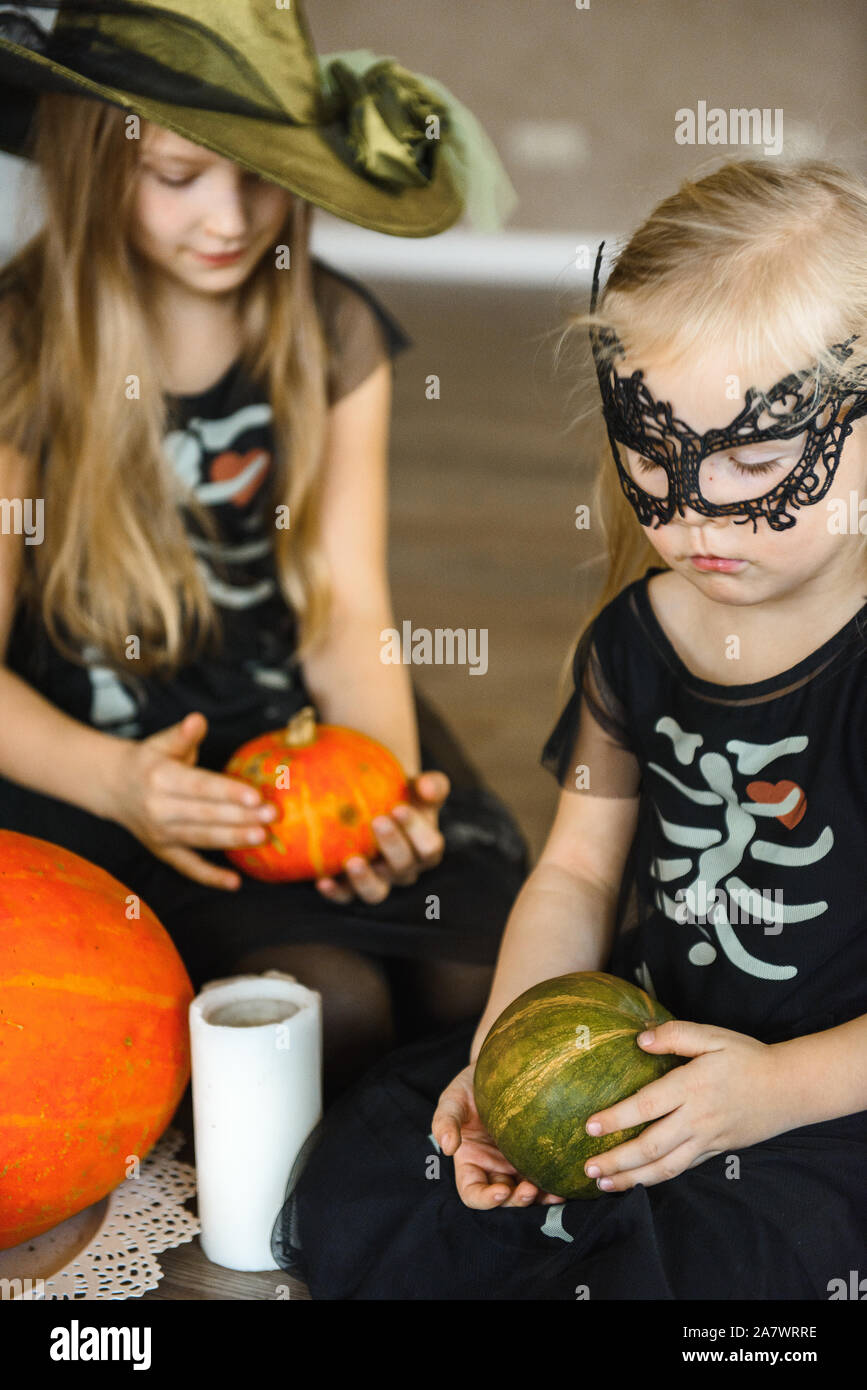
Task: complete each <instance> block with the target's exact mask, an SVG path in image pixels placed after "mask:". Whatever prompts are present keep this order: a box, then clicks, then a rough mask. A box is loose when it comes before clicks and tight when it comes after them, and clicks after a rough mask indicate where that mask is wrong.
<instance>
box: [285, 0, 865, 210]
mask: <svg viewBox="0 0 867 1390" xmlns="http://www.w3.org/2000/svg"><path fill="white" fill-rule="evenodd" d="M306 12H307V15H308V19H309V22H310V26H311V29H312V31H313V36H314V39H315V42H316V46H317V48H318V49H319V51H320V52H330V51H332V50H334V49H338V48H371V49H373V50H374V51H375V52H377V53H381V54H390V55H392V56H394V57H397V58H399V59H400V60H401V61H402V62H404V63H405V64H406V65H407V66H409V67H412V68H414V69H415V70H416V71H419V72H428V73H430V74H431V75H432V76H435V77H438V78H439V80H440V81H441V82H444V83H445V84H446V86H448V87H450V88H451V89H452V91H454V93H455V95H456V96H458V97H460V99H461V100H462V101H464V102H465V103H466V104H467V105H468V106H470V107H471V109H472V110H474V111H475V113H476V115H477V116H479V118H480V119H481V120H482V121H483V123H484V125H485V126H486V128H487V130H488V133H489V134H490V135H491V136H492V138H493V139H494V141H495V143H496V144H497V146H498V148H499V150H500V153H501V156H502V157H503V159H504V162H505V163H506V165H507V168H508V169H509V173H510V174H511V177H512V179H513V182H514V183H515V185H516V188H517V190H518V193H519V194H520V197H521V202H520V205H519V207H518V209H517V211H516V212H515V213H514V214H513V216H512V220H511V223H510V225H511V226H514V227H523V228H532V229H536V230H542V231H558V232H561V233H563V232H565V233H569V232H573V231H575V232H579V233H580V232H581V231H583V230H585V229H588V228H594V229H595V228H610V229H612V230H614V231H621V230H624V229H626V228H627V227H628V226H630V225H631V224H633V223H634V222H635V221H637V220H638V219H639V218H640V217H641V216H642V215H643V213H645V212H646V211H649V209H650V207H651V206H652V204H653V203H654V202H656V201H657V200H658V199H659V198H660V197H663V196H665V195H666V194H667V193H669V192H671V191H673V189H674V187H676V185H677V183H678V182H679V181H680V180H681V179H682V178H684V177H686V176H687V175H690V174H692V173H694V172H695V171H696V170H697V169H698V168H700V167H701V166H703V165H704V166H707V165H708V164H715V163H716V162H718V161H719V157H720V155H721V154H722V155H726V156H728V157H743V156H744V155H745V154H753V153H755V151H754V150H752V149H749V148H748V149H744V148H743V147H733V148H731V149H727V148H726V149H723V148H721V147H719V146H707V145H706V146H693V147H690V146H681V145H678V144H676V143H675V139H674V128H675V112H676V111H677V110H678V109H679V108H681V107H691V108H693V109H695V108H696V106H697V103H698V102H699V101H705V102H706V103H707V105H708V107H713V106H719V107H723V108H725V109H726V110H728V109H729V108H730V107H732V106H736V107H740V106H745V107H758V108H759V109H761V108H769V109H770V110H772V111H773V110H775V109H776V108H781V109H782V111H783V134H784V147H783V157H786V156H787V155H789V154H798V153H801V152H803V153H807V154H815V155H820V156H822V157H826V158H832V159H835V160H837V161H839V162H843V163H847V164H849V165H851V166H852V167H855V168H858V169H860V171H861V172H867V154H865V141H864V116H865V105H867V103H865V96H867V70H865V61H864V60H865V53H867V4H865V3H864V0H823V3H821V4H817V3H810V2H809V0H752V3H751V0H590V7H589V9H587V10H579V9H577V8H576V6H575V3H574V0H437V3H431V2H430V0H365V3H363V4H360V3H359V0H306ZM523 122H532V123H540V124H539V125H534V126H531V127H530V128H529V129H528V128H527V127H526V126H524V127H523V129H522V124H521V123H523ZM546 150H547V159H548V160H549V161H550V162H549V163H548V164H547V167H546V164H545V159H546V154H545V152H546ZM558 151H559V153H560V156H561V157H560V159H559V161H558V160H557V158H556V156H557V153H558Z"/></svg>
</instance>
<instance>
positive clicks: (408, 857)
mask: <svg viewBox="0 0 867 1390" xmlns="http://www.w3.org/2000/svg"><path fill="white" fill-rule="evenodd" d="M409 785H410V795H411V799H412V802H413V805H411V806H406V805H404V804H403V803H400V804H398V805H397V806H395V807H393V808H392V811H391V814H390V815H388V816H377V817H376V819H375V820H374V822H373V832H374V834H375V836H376V840H377V843H378V845H379V847H380V849H381V850H382V856H381V857H380V856H377V858H376V859H374V860H368V859H365V858H364V857H363V856H362V855H360V854H359V855H354V856H353V858H352V859H347V861H346V864H345V865H344V868H345V870H346V872H345V873H343V874H340V875H339V876H337V877H336V878H318V879H317V880H316V887H317V888H318V889H319V891H320V893H321V894H322V896H323V897H325V898H328V899H330V901H331V902H335V903H348V902H350V901H351V900H352V898H353V897H354V896H355V894H356V893H357V894H358V896H359V897H360V898H363V899H364V901H365V902H368V903H381V902H382V900H383V898H387V897H388V895H389V892H390V891H391V885H392V884H393V883H398V884H408V883H415V881H416V879H417V878H418V876H419V874H420V873H421V872H422V870H424V869H432V868H433V867H434V866H435V865H436V864H438V863H439V862H440V860H441V859H442V857H443V850H444V849H445V840H444V839H443V837H442V834H441V833H440V830H439V827H438V818H439V812H440V807H441V806H442V804H443V802H444V801H445V799H446V797H447V796H448V794H449V792H450V791H451V783H450V782H449V779H448V777H447V776H446V775H445V773H444V772H420V773H419V775H418V776H417V777H411V778H410V779H409Z"/></svg>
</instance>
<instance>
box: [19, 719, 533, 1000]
mask: <svg viewBox="0 0 867 1390" xmlns="http://www.w3.org/2000/svg"><path fill="white" fill-rule="evenodd" d="M416 712H417V716H418V723H419V739H420V743H421V754H422V767H423V768H425V769H437V770H439V771H442V772H445V773H446V774H447V775H448V777H449V778H450V780H451V784H452V790H451V793H450V795H449V797H448V799H447V801H446V803H445V805H444V806H443V808H442V811H441V813H440V822H439V823H440V829H441V831H442V833H443V836H444V839H445V843H446V848H445V852H444V854H443V858H442V860H441V862H440V863H439V864H438V865H437V866H436V867H435V868H433V869H430V870H427V871H425V872H424V873H422V874H420V875H419V878H418V879H417V881H416V882H415V883H414V884H411V885H407V886H395V887H393V888H392V889H391V891H390V893H389V895H388V897H387V898H386V899H385V900H384V902H382V903H365V902H362V901H361V900H360V899H358V898H356V899H354V900H353V901H352V902H351V903H348V904H346V905H343V904H339V903H332V902H329V901H328V899H326V898H324V897H323V896H322V894H321V893H319V892H318V890H317V889H316V887H315V886H314V885H313V884H312V883H263V882H261V881H260V880H258V879H252V878H243V880H242V886H241V887H240V888H239V889H238V890H237V891H234V892H232V891H227V890H224V889H220V888H212V887H208V886H207V885H205V884H200V883H196V882H195V881H194V880H193V879H190V878H188V877H187V876H186V875H184V874H181V873H179V872H178V871H177V870H176V869H174V868H172V867H171V865H169V864H166V863H165V862H164V861H163V860H161V859H158V858H157V857H156V856H155V855H153V854H151V853H150V851H149V850H147V849H145V847H144V846H143V845H142V844H141V842H140V841H138V840H137V839H136V838H135V837H134V836H133V835H131V834H130V833H129V832H128V831H126V830H125V829H124V828H123V827H122V826H120V825H118V824H117V823H116V822H113V821H108V820H104V819H102V818H101V817H98V816H93V815H91V814H90V813H89V812H87V811H84V810H81V809H80V808H79V807H76V806H73V805H71V804H70V803H68V802H65V801H60V800H57V799H56V798H54V797H47V796H42V795H40V794H38V793H36V792H32V791H30V790H29V789H27V788H24V787H20V786H18V785H17V784H16V783H13V782H10V781H8V780H7V779H5V778H0V829H5V830H17V831H19V832H21V833H22V834H25V835H35V836H38V837H39V838H40V839H43V840H50V841H52V842H53V843H54V844H58V845H62V846H63V847H64V848H66V849H70V850H72V851H74V852H75V853H76V854H80V855H82V856H83V857H84V858H85V859H88V860H90V861H91V862H92V863H94V864H98V865H100V866H101V867H102V868H104V869H106V870H107V871H108V872H109V873H111V874H113V875H114V876H115V877H116V878H117V879H119V880H120V882H121V883H123V884H124V885H125V886H126V887H127V888H129V890H130V891H131V892H133V893H137V894H138V896H139V897H140V898H141V899H142V901H143V902H145V903H147V905H148V907H150V908H151V910H152V911H153V912H154V913H155V914H156V916H157V917H158V918H159V920H160V922H161V923H162V924H163V926H164V927H165V928H166V930H167V931H168V933H169V935H170V936H171V937H172V939H173V941H174V943H175V945H176V946H177V948H178V951H179V952H180V955H181V957H182V959H183V961H184V964H185V965H186V967H187V970H188V971H189V973H190V976H191V978H192V981H193V984H194V986H195V987H196V988H197V989H198V988H199V987H200V986H201V985H202V984H204V983H205V982H206V981H207V980H210V979H215V978H220V977H222V976H225V975H229V974H232V973H233V972H234V970H235V967H236V962H237V961H238V960H239V959H240V958H241V957H242V956H244V955H246V954H247V953H248V952H250V951H253V950H257V949H259V948H262V947H267V946H273V945H276V944H280V945H285V944H289V943H293V944H302V943H304V944H307V943H313V942H327V943H330V944H333V945H340V946H345V947H352V948H354V949H357V950H360V951H363V952H365V953H367V954H372V955H374V956H383V957H398V958H399V957H403V958H407V959H419V958H434V959H437V960H450V961H464V962H469V963H476V964H483V965H484V964H491V965H492V964H493V963H494V961H495V960H496V955H497V949H498V946H499V942H500V937H501V936H502V932H503V928H504V926H505V923H506V919H507V917H508V915H509V911H510V909H511V906H512V903H513V901H514V899H515V897H516V896H517V893H518V891H519V890H520V887H521V884H522V883H523V881H524V879H525V877H526V875H527V873H528V869H529V854H528V848H527V844H526V842H525V840H524V838H523V835H522V834H521V831H520V829H519V827H518V825H517V823H516V821H515V820H514V818H513V816H512V815H511V813H510V812H509V810H508V809H507V807H506V806H505V805H504V803H503V802H502V801H501V800H500V799H499V798H498V797H497V796H496V795H495V794H494V793H493V792H492V791H491V790H490V788H488V787H487V786H486V785H485V784H484V782H483V781H482V778H481V776H480V775H479V773H478V771H477V769H476V768H475V766H474V765H473V764H472V763H471V762H470V760H469V759H468V758H467V756H466V754H465V753H464V751H463V749H462V748H461V746H460V744H459V743H458V742H457V740H456V739H455V738H454V736H453V735H452V733H451V731H450V730H449V728H448V726H447V725H446V724H445V722H444V721H443V719H442V718H441V717H440V716H439V715H438V714H437V712H436V711H435V710H434V708H433V706H432V705H430V703H429V702H428V701H427V700H425V699H423V698H422V697H421V696H419V695H418V692H416ZM224 733H225V731H224ZM248 737H250V734H249V731H248V730H245V729H238V730H237V736H236V737H234V736H229V737H228V741H227V746H228V747H238V746H240V744H241V743H242V742H244V740H245V739H246V738H248ZM197 852H198V853H200V854H202V856H203V857H204V858H206V859H210V860H211V861H212V862H214V863H217V864H222V865H224V866H226V867H228V861H227V860H226V858H225V856H224V855H223V854H222V853H221V852H220V851H218V850H198V851H197ZM432 895H435V896H436V898H437V900H438V902H437V904H436V905H434V907H433V908H432V907H431V897H432ZM437 910H438V912H439V916H438V917H437V916H435V915H433V914H434V912H435V911H437Z"/></svg>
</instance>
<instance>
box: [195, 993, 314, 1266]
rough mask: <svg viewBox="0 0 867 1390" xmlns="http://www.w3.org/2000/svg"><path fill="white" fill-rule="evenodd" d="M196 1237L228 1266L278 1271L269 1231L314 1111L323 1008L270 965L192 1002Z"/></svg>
mask: <svg viewBox="0 0 867 1390" xmlns="http://www.w3.org/2000/svg"><path fill="white" fill-rule="evenodd" d="M190 1044H191V1051H192V1079H193V1125H194V1130H195V1144H196V1180H197V1186H198V1194H199V1219H200V1221H201V1224H202V1234H201V1244H202V1249H203V1250H204V1252H205V1254H206V1255H207V1257H208V1259H209V1260H211V1261H212V1262H213V1263H214V1264H219V1265H224V1266H225V1267H226V1268H227V1269H243V1270H261V1269H277V1268H278V1267H279V1266H278V1265H276V1264H275V1262H274V1258H273V1256H272V1254H271V1231H272V1228H273V1226H274V1222H275V1221H276V1219H277V1216H278V1213H279V1211H280V1209H281V1207H282V1205H283V1200H284V1197H285V1193H286V1183H287V1180H288V1178H289V1174H290V1171H291V1169H292V1165H293V1163H294V1162H295V1159H296V1157H297V1155H298V1153H299V1151H300V1149H301V1147H302V1145H303V1143H304V1141H305V1139H306V1138H307V1136H308V1135H309V1133H310V1131H311V1130H312V1129H313V1127H314V1125H315V1124H316V1123H317V1121H318V1120H319V1118H320V1115H321V1113H322V1008H321V999H320V996H319V994H318V993H317V992H316V991H315V990H310V989H306V988H305V987H304V986H303V985H300V984H299V983H298V982H297V980H295V979H294V977H293V976H291V975H284V974H282V973H281V972H280V971H277V970H269V971H268V972H267V973H266V974H264V975H239V976H236V977H235V978H234V979H231V980H215V981H214V982H213V983H212V984H209V985H205V987H204V989H203V990H202V992H201V993H200V994H199V995H198V996H197V997H196V998H195V999H194V1000H193V1002H192V1004H191V1005H190Z"/></svg>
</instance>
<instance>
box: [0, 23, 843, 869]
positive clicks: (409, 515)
mask: <svg viewBox="0 0 867 1390" xmlns="http://www.w3.org/2000/svg"><path fill="white" fill-rule="evenodd" d="M306 13H307V16H308V20H309V23H310V27H311V30H312V33H313V38H314V42H315V44H316V48H317V50H318V51H319V52H320V53H321V54H325V53H330V52H332V51H334V50H337V49H353V48H370V49H372V50H373V51H374V52H376V53H377V54H380V55H383V56H385V55H387V56H393V57H396V58H398V59H399V60H400V61H401V62H402V63H403V64H404V65H405V66H407V67H410V68H412V69H414V70H415V71H417V72H419V73H422V74H424V73H428V74H430V75H432V76H434V77H436V78H438V79H439V80H440V81H441V82H442V83H444V84H445V85H446V86H447V87H448V88H450V89H451V90H452V91H453V92H454V93H455V95H456V96H457V97H459V98H460V99H461V101H463V102H464V103H465V104H466V105H467V106H469V107H470V109H471V110H472V111H473V112H474V113H475V114H476V116H477V117H478V118H479V120H480V121H481V122H482V124H483V125H484V127H485V129H486V130H487V132H488V134H489V135H490V137H491V138H492V140H493V141H494V143H495V145H496V147H497V149H498V150H499V152H500V155H501V158H502V159H503V162H504V164H505V166H506V168H507V170H508V173H509V175H510V177H511V179H512V181H513V183H514V185H515V188H516V190H517V193H518V195H519V203H518V206H517V208H516V210H515V211H514V213H513V214H512V216H511V218H510V220H509V222H508V224H507V225H506V227H505V228H504V229H503V230H502V232H500V233H499V234H497V235H489V236H483V235H479V234H478V233H476V232H474V231H473V229H472V228H471V227H469V226H467V225H465V224H464V223H461V224H459V225H458V226H457V227H456V228H454V229H452V230H450V231H449V232H446V233H444V234H443V235H441V236H439V237H435V238H432V239H430V240H424V239H423V240H415V239H408V238H394V237H387V236H382V235H379V234H377V233H373V232H368V231H365V230H363V229H360V228H356V227H354V226H351V225H349V224H347V223H342V222H339V221H338V220H337V219H334V218H331V217H329V216H328V215H327V214H325V213H321V212H320V213H317V219H316V231H315V236H314V250H316V252H317V254H319V255H320V256H321V257H322V258H323V259H324V260H326V261H328V262H330V263H331V264H333V265H334V266H335V267H336V268H338V269H340V270H343V271H345V272H347V273H349V274H353V275H356V276H358V277H359V278H361V279H363V280H364V282H365V284H367V285H368V287H369V288H370V289H371V290H373V291H374V293H376V294H378V295H379V297H380V298H381V299H382V300H383V302H384V303H385V305H386V306H387V307H388V308H389V309H390V310H391V311H392V312H393V313H394V314H395V315H396V316H397V318H398V319H399V320H400V322H401V323H402V324H403V326H404V328H405V329H406V331H407V332H408V333H409V334H410V335H411V337H412V338H413V341H414V346H413V347H412V349H411V350H410V351H408V352H406V353H404V354H402V355H401V356H400V358H399V359H398V363H397V367H396V375H395V405H394V423H393V435H392V439H393V443H392V501H391V572H392V583H393V592H394V606H395V620H396V622H397V624H398V626H399V625H400V624H401V622H403V621H404V620H410V621H411V622H412V624H413V626H414V627H426V628H430V629H435V628H437V627H439V628H446V627H451V628H477V629H478V628H484V629H487V632H488V669H487V672H486V674H485V675H470V674H469V669H470V668H469V667H460V666H447V665H443V666H417V667H414V668H413V674H414V677H415V679H416V681H417V683H418V685H419V686H420V687H421V688H422V689H423V690H424V691H425V693H426V694H428V695H429V697H430V698H431V699H432V700H433V701H434V703H435V704H436V705H437V706H438V708H439V709H440V711H441V712H442V713H443V714H444V715H445V716H446V717H447V718H448V720H449V722H450V723H451V724H452V726H453V728H454V729H455V731H456V733H457V734H458V736H459V738H460V739H461V741H462V743H463V744H464V746H465V747H466V749H467V752H468V753H469V755H470V757H471V758H472V759H473V760H474V761H475V762H476V764H477V765H478V766H479V768H480V769H481V770H482V771H483V772H484V774H485V775H486V777H487V779H488V780H489V782H490V783H491V785H492V786H493V787H494V788H495V789H496V790H497V791H498V792H499V793H500V794H501V795H502V796H503V797H504V798H505V799H506V800H507V801H508V802H509V803H510V805H511V806H512V808H513V810H514V811H515V814H516V815H517V817H518V819H519V821H520V822H521V824H522V826H523V828H524V830H525V831H526V833H527V835H528V838H529V839H530V842H531V845H532V848H533V851H534V854H536V853H538V850H539V849H540V848H541V845H542V843H543V841H544V837H545V833H546V830H547V827H548V824H549V823H550V818H551V814H552V812H553V809H554V804H555V801H556V795H557V789H556V786H555V784H554V781H553V779H552V778H551V777H550V776H549V775H548V774H547V773H546V772H544V771H543V770H542V769H541V768H540V767H539V764H538V759H539V754H540V751H541V748H542V744H543V743H544V740H545V738H546V736H547V734H548V732H549V731H550V729H551V727H552V726H553V723H554V721H555V719H556V717H557V714H558V712H559V708H560V702H561V696H562V693H563V692H562V689H558V680H559V677H560V672H561V667H562V664H563V660H564V657H565V656H566V654H567V651H568V649H569V647H570V645H571V643H572V641H573V639H574V637H575V635H576V634H577V632H578V631H579V629H580V627H581V625H582V623H583V621H584V618H585V615H586V613H587V611H588V609H589V604H590V601H591V600H592V598H593V596H594V593H595V591H596V589H597V587H598V585H599V583H600V581H601V578H602V573H601V568H600V566H599V564H597V563H595V557H596V555H597V553H598V542H597V540H596V538H595V537H594V535H593V532H592V531H590V532H584V531H578V530H576V529H575V524H574V516H575V508H576V506H577V505H578V504H579V503H582V502H585V501H589V494H590V490H591V486H592V472H593V465H594V447H593V441H594V440H595V438H596V429H595V428H594V427H593V426H592V425H591V424H590V423H588V422H585V423H582V424H577V425H576V424H574V423H573V421H574V418H575V416H576V415H577V413H578V409H579V406H583V405H584V404H585V403H586V401H587V399H588V388H589V387H590V386H591V384H592V383H591V382H590V378H589V376H588V358H587V354H586V351H585V348H584V345H583V343H580V342H578V341H577V339H576V338H573V339H571V340H569V343H568V344H567V346H566V348H565V350H564V352H563V354H562V356H561V358H560V360H559V363H558V362H556V361H555V349H556V345H557V342H558V340H559V338H560V334H561V330H562V329H563V327H564V326H565V323H566V321H567V319H568V315H569V313H570V312H571V311H573V310H574V311H578V310H583V309H584V308H586V305H587V296H588V292H589V271H588V269H587V268H586V261H585V260H584V258H583V257H582V255H581V254H580V252H579V248H588V249H589V252H590V264H591V265H592V260H593V256H594V255H595V248H596V246H597V244H598V241H599V240H601V239H602V237H605V238H607V239H609V241H610V240H611V239H614V240H615V241H616V239H618V238H624V237H626V236H627V235H628V233H629V231H630V230H631V229H632V227H633V226H634V225H636V223H637V222H638V221H639V220H641V219H642V217H643V216H644V215H645V214H646V213H647V212H649V211H650V209H651V207H652V206H653V205H654V204H655V203H656V202H658V201H659V199H661V198H662V197H664V196H666V195H668V194H669V193H671V192H673V191H674V189H675V188H676V186H677V184H678V183H679V182H680V181H681V180H682V179H684V178H686V177H691V176H696V175H701V174H702V173H706V172H709V171H710V170H711V169H712V168H715V167H717V165H719V164H720V163H722V162H724V161H725V160H727V159H731V158H744V157H751V158H752V157H760V158H770V159H774V158H779V159H783V160H789V159H792V158H797V157H799V156H807V157H821V158H828V159H831V160H834V161H837V162H839V163H842V164H844V165H847V166H849V167H851V168H853V169H856V170H858V171H860V172H861V173H864V172H867V151H865V141H864V112H865V89H867V76H865V64H864V56H865V38H867V7H865V5H864V3H863V0H825V3H824V4H822V5H812V4H806V3H801V4H794V5H793V4H792V3H790V2H789V3H785V2H784V0H724V3H723V2H721V0H589V3H588V4H580V3H579V4H576V3H575V0H533V3H532V4H529V3H527V0H472V3H468V0H438V3H437V4H436V5H430V4H428V3H426V0H400V3H395V0H366V3H365V4H364V5H363V6H361V5H359V4H358V3H357V0H327V3H326V0H307V4H306ZM37 17H40V14H39V12H38V11H37ZM46 22H48V23H50V22H51V16H50V15H47V16H46ZM699 102H706V104H707V106H708V108H710V107H722V108H724V109H726V110H728V109H729V108H732V107H748V108H759V109H765V108H769V109H770V110H771V111H777V110H779V111H781V112H782V134H783V139H782V148H781V151H780V153H779V154H768V155H766V154H765V153H764V151H763V149H762V147H761V146H758V147H757V146H747V147H744V146H710V145H680V144H678V143H677V142H676V140H675V124H676V122H675V113H676V112H677V111H678V110H679V109H681V108H685V107H687V108H691V109H693V110H696V108H697V107H698V103H699ZM777 121H778V126H779V118H777ZM19 172H20V171H19V166H18V162H17V161H15V160H12V159H8V158H6V157H3V156H0V252H2V254H3V255H4V256H5V255H6V254H8V252H9V251H10V250H11V249H12V246H13V245H14V244H15V242H16V238H17V235H18V234H17V231H16V216H17V213H18V211H19V198H18V189H19ZM609 249H612V248H609ZM431 374H436V375H437V376H438V377H439V379H440V398H439V399H438V400H428V399H427V398H426V394H425V386H426V379H427V378H428V377H429V376H430V375H431ZM591 434H592V439H591Z"/></svg>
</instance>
